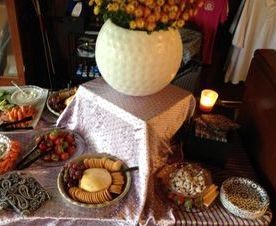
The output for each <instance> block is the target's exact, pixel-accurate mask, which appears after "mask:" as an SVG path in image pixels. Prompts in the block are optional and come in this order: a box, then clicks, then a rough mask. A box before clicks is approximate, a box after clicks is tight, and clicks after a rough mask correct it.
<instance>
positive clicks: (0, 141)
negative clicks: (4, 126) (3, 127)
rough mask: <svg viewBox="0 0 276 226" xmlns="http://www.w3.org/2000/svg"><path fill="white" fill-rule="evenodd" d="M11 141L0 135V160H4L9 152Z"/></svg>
mask: <svg viewBox="0 0 276 226" xmlns="http://www.w3.org/2000/svg"><path fill="white" fill-rule="evenodd" d="M10 143H11V141H10V139H9V138H8V137H7V136H4V135H2V134H0V159H2V158H5V156H6V155H7V153H8V152H9V150H10V146H11V144H10Z"/></svg>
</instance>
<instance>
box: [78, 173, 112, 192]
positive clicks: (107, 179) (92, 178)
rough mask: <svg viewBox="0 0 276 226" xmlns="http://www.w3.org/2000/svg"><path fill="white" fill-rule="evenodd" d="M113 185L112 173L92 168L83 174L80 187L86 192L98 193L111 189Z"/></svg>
mask: <svg viewBox="0 0 276 226" xmlns="http://www.w3.org/2000/svg"><path fill="white" fill-rule="evenodd" d="M111 183H112V177H111V175H110V173H109V172H108V171H107V170H106V169H103V168H91V169H87V170H85V171H84V172H83V175H82V178H81V180H80V183H79V187H80V188H82V189H83V190H85V191H89V192H97V191H100V190H103V189H107V188H109V186H110V185H111Z"/></svg>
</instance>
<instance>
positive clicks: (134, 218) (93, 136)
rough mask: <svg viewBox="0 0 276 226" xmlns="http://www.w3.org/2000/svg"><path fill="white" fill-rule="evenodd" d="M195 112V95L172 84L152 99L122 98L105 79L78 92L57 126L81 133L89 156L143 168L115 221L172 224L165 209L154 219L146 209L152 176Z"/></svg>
mask: <svg viewBox="0 0 276 226" xmlns="http://www.w3.org/2000/svg"><path fill="white" fill-rule="evenodd" d="M194 109H195V98H194V97H193V95H192V94H191V93H189V92H187V91H185V90H183V89H180V88H178V87H176V86H173V85H168V86H167V87H165V88H164V89H163V90H162V91H160V92H158V93H156V94H154V95H150V96H145V97H132V96H126V95H123V94H120V93H118V92H116V91H115V90H113V89H112V88H111V87H110V86H109V85H108V84H106V83H105V82H104V81H103V80H102V79H96V80H93V81H91V82H88V83H85V84H83V85H81V86H80V87H79V89H78V91H77V94H76V97H75V99H74V101H73V103H72V104H71V105H70V106H69V107H68V108H67V109H66V110H65V111H64V112H63V114H62V115H61V116H60V118H59V120H58V125H59V126H66V127H68V128H70V129H73V130H75V131H77V132H79V133H80V134H81V135H82V136H83V137H84V138H85V140H86V141H87V145H88V151H89V152H98V153H108V154H111V155H114V156H116V157H118V158H120V159H122V160H123V161H124V162H126V163H127V165H128V166H136V165H138V166H139V171H138V172H136V175H135V174H134V177H133V178H134V181H133V183H132V186H131V189H130V192H129V194H128V195H127V197H126V199H124V201H123V202H122V203H121V205H122V208H120V209H119V212H118V213H117V217H119V218H120V219H121V220H122V221H127V222H128V224H129V225H136V224H137V223H138V222H140V223H141V224H146V219H148V218H149V217H155V216H159V215H160V216H159V217H160V218H161V214H162V216H163V217H165V218H166V216H167V219H169V221H172V222H174V217H173V215H172V213H170V211H167V209H166V208H165V207H164V209H163V210H162V213H160V211H159V207H158V208H157V209H155V210H154V209H151V210H150V211H153V212H154V214H150V215H148V213H146V211H144V206H145V203H146V199H147V197H150V196H151V194H152V192H153V187H152V184H153V180H152V178H151V176H152V175H153V173H154V172H155V171H156V170H157V169H158V168H160V167H161V166H163V165H164V164H165V162H166V160H167V158H168V155H169V153H170V140H171V138H172V136H173V135H174V134H175V133H176V131H177V130H178V129H179V128H180V126H181V125H182V123H183V122H184V121H185V119H187V118H189V117H191V115H192V114H193V112H194ZM113 208H116V206H114V207H111V209H113ZM156 211H157V212H158V213H157V212H156ZM163 211H164V212H163ZM114 215H115V214H114ZM114 215H112V216H107V215H105V216H99V215H95V214H94V213H91V216H95V217H99V219H100V218H106V219H108V218H110V219H109V220H113V221H114V219H111V218H113V216H114ZM129 222H130V223H129ZM114 223H115V222H114ZM115 225H116V223H115Z"/></svg>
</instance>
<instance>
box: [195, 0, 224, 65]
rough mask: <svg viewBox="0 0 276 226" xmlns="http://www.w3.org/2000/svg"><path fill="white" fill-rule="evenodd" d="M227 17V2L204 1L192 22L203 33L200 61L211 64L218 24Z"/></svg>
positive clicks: (220, 0)
mask: <svg viewBox="0 0 276 226" xmlns="http://www.w3.org/2000/svg"><path fill="white" fill-rule="evenodd" d="M227 15H228V0H205V1H204V5H203V7H201V8H200V9H199V11H198V14H197V15H196V16H195V17H194V19H193V21H194V22H195V23H196V24H197V25H198V26H199V27H200V29H201V31H202V33H203V46H202V61H203V63H204V64H211V63H212V52H213V45H214V41H215V37H216V32H217V28H218V24H219V23H223V22H225V20H226V19H227Z"/></svg>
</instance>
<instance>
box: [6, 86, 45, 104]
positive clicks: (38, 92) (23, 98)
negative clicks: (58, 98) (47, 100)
mask: <svg viewBox="0 0 276 226" xmlns="http://www.w3.org/2000/svg"><path fill="white" fill-rule="evenodd" d="M21 89H22V90H23V91H24V93H25V94H24V93H23V92H22V91H21V90H16V91H15V92H13V93H12V95H11V101H12V102H13V103H14V104H17V105H35V104H36V103H38V102H39V100H40V99H41V97H42V94H43V89H42V88H40V87H38V86H25V87H21Z"/></svg>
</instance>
